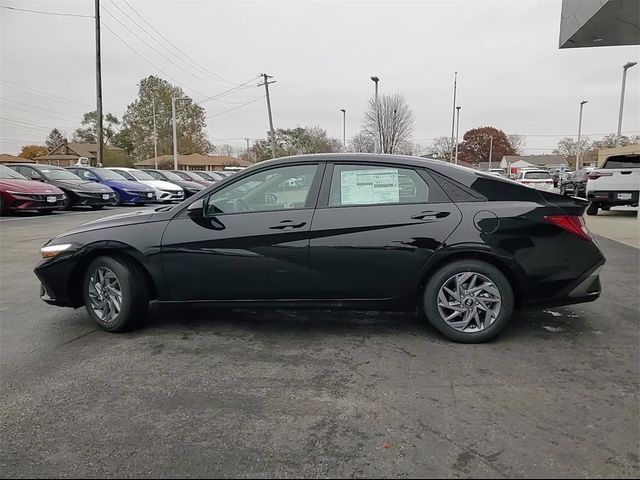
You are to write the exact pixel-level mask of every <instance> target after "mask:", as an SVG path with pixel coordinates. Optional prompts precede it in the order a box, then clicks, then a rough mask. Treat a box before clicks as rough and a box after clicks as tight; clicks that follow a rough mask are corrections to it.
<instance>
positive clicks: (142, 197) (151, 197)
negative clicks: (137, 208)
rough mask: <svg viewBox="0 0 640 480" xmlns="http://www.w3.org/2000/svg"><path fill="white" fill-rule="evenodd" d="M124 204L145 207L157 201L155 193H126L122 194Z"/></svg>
mask: <svg viewBox="0 0 640 480" xmlns="http://www.w3.org/2000/svg"><path fill="white" fill-rule="evenodd" d="M121 199H122V203H132V204H134V205H144V204H146V203H153V202H155V201H156V194H155V192H124V193H123V194H121Z"/></svg>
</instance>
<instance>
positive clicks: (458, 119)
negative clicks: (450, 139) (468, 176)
mask: <svg viewBox="0 0 640 480" xmlns="http://www.w3.org/2000/svg"><path fill="white" fill-rule="evenodd" d="M461 108H462V107H459V106H458V107H456V110H457V111H456V165H457V164H458V133H459V132H460V109H461Z"/></svg>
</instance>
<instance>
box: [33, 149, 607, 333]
mask: <svg viewBox="0 0 640 480" xmlns="http://www.w3.org/2000/svg"><path fill="white" fill-rule="evenodd" d="M586 205H587V202H586V201H584V200H581V199H577V198H567V197H562V196H560V195H556V194H554V193H549V192H543V191H538V190H534V189H532V188H527V187H525V186H522V185H519V184H517V183H515V182H512V181H510V180H507V179H503V178H499V177H495V176H491V175H487V174H484V173H481V172H478V171H475V170H470V169H466V168H463V167H458V166H454V165H451V164H447V163H443V162H439V161H433V160H427V159H423V158H414V157H396V156H391V155H348V154H326V155H309V156H300V157H288V158H282V159H277V160H270V161H266V162H261V163H260V164H257V165H255V166H253V167H251V168H248V169H246V170H244V171H242V172H240V173H238V174H236V175H234V176H233V177H229V178H227V179H225V180H223V181H221V182H219V183H217V184H216V185H214V186H212V187H209V188H207V189H206V190H204V191H202V192H200V193H199V194H197V195H195V196H194V197H192V198H190V199H188V200H186V201H184V202H182V203H181V204H179V205H176V206H174V207H160V208H158V209H156V210H154V211H148V210H146V211H140V212H135V213H130V214H126V215H118V216H114V217H107V218H104V219H102V220H100V221H93V222H90V223H88V224H85V225H82V226H79V227H77V228H75V229H73V230H71V231H69V232H66V233H64V234H62V235H60V236H58V237H56V238H54V239H52V240H51V241H50V242H48V243H47V244H46V245H45V246H44V247H43V248H42V251H41V253H42V256H43V260H42V261H41V263H40V264H39V265H38V266H37V267H36V269H35V273H36V275H37V276H38V277H39V279H40V280H41V282H42V285H43V286H42V292H41V293H42V298H43V299H44V301H46V302H48V303H51V304H54V305H59V306H68V307H80V306H82V305H85V306H86V309H87V311H88V314H89V316H90V317H91V318H92V319H93V320H94V321H95V322H96V323H97V324H98V325H99V326H100V327H102V328H103V329H105V330H108V331H122V330H125V329H128V328H131V327H132V326H133V325H134V324H135V323H136V322H137V321H138V320H140V319H141V318H143V316H144V313H145V310H146V308H147V305H148V302H149V300H151V299H157V300H158V301H159V302H160V303H163V302H164V303H172V304H185V303H192V302H198V303H209V304H212V305H218V306H225V307H237V306H243V307H246V306H247V305H250V306H251V308H256V307H276V308H283V307H290V308H308V307H321V308H357V309H388V310H408V311H411V310H414V311H415V309H416V307H417V308H418V310H419V312H421V313H422V314H424V316H425V317H426V318H427V319H428V321H429V322H430V323H431V324H432V325H433V326H434V327H436V328H437V329H438V330H439V331H440V332H442V334H444V335H445V336H446V337H448V338H450V339H452V340H455V341H461V342H482V341H486V340H489V339H491V338H493V337H494V336H495V335H497V334H498V332H500V330H502V328H503V327H504V326H505V325H506V324H507V322H508V321H509V319H510V318H511V316H512V313H513V310H514V309H516V308H525V307H534V308H543V307H549V306H554V305H565V304H574V303H580V302H590V301H593V300H595V299H597V298H598V296H599V295H600V281H599V276H598V274H599V271H600V268H601V267H602V265H603V264H604V262H605V259H604V257H603V255H602V253H601V252H600V250H599V249H598V247H597V245H596V244H595V243H594V242H593V240H592V238H591V236H590V234H589V232H588V231H587V229H586V227H585V224H584V221H583V217H582V215H583V213H584V210H585V208H586Z"/></svg>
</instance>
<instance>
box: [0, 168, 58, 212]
mask: <svg viewBox="0 0 640 480" xmlns="http://www.w3.org/2000/svg"><path fill="white" fill-rule="evenodd" d="M66 198H67V197H66V195H65V194H64V192H63V191H62V190H60V189H59V188H58V187H54V186H53V185H51V184H48V183H42V182H35V181H33V180H28V179H27V178H26V177H24V176H22V175H20V174H19V173H18V172H16V171H15V170H12V169H10V168H8V167H5V166H4V165H0V215H6V214H7V213H8V212H10V211H14V212H15V211H21V210H37V211H39V212H43V213H50V212H52V211H53V210H62V209H64V201H65V200H66Z"/></svg>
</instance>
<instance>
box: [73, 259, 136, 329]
mask: <svg viewBox="0 0 640 480" xmlns="http://www.w3.org/2000/svg"><path fill="white" fill-rule="evenodd" d="M100 267H106V268H108V269H109V270H111V271H112V272H113V274H114V275H115V276H116V278H117V279H118V283H119V284H120V289H121V290H122V305H121V308H120V313H119V315H118V318H117V319H116V320H115V321H114V322H111V323H105V322H103V321H102V320H100V318H98V316H97V315H96V314H95V313H94V312H93V310H92V309H91V307H90V299H89V281H90V279H91V276H92V275H93V274H94V273H95V271H96V270H97V269H98V268H100ZM135 295H136V285H134V283H133V278H132V273H131V271H130V269H129V267H128V266H127V264H126V263H124V262H122V261H120V260H119V259H117V258H114V257H99V258H97V259H95V260H94V261H93V262H91V264H90V265H89V267H88V268H87V271H86V272H85V275H84V279H83V281H82V297H83V299H84V304H85V307H86V309H87V313H88V314H89V317H90V318H91V320H93V321H94V322H95V323H96V324H97V325H98V326H99V327H100V328H102V329H103V330H106V331H108V332H121V331H124V330H126V329H128V328H130V327H131V326H132V324H133V323H134V322H135V321H136V320H137V319H136V318H133V317H134V315H135V311H134V310H135V309H134V299H135Z"/></svg>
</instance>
